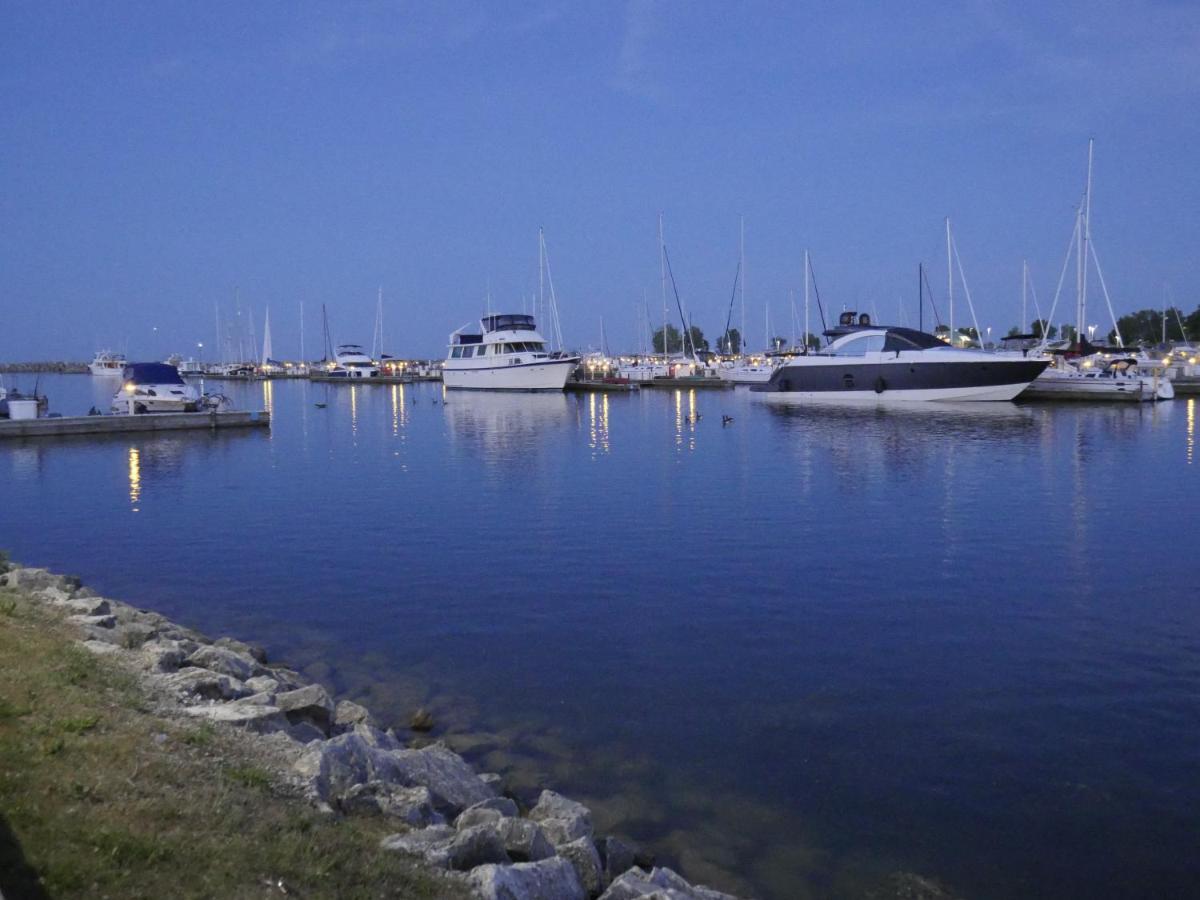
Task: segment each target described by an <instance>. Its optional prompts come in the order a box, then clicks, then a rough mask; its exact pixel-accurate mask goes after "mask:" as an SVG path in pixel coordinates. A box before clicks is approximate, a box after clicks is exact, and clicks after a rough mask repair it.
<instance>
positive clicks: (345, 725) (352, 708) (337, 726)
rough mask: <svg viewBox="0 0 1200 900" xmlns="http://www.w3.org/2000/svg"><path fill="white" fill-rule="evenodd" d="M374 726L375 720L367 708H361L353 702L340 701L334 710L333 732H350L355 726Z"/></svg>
mask: <svg viewBox="0 0 1200 900" xmlns="http://www.w3.org/2000/svg"><path fill="white" fill-rule="evenodd" d="M360 724H361V725H374V724H375V720H374V719H373V718H372V717H371V713H370V712H368V711H367V708H366V707H365V706H359V705H358V704H357V703H355V702H354V701H353V700H339V701H338V702H337V706H335V707H334V708H333V730H334V731H336V732H339V733H340V732H343V731H348V730H349V729H351V728H353V727H354V726H355V725H360Z"/></svg>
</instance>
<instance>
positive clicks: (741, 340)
mask: <svg viewBox="0 0 1200 900" xmlns="http://www.w3.org/2000/svg"><path fill="white" fill-rule="evenodd" d="M740 230H741V240H740V251H739V256H740V257H741V269H742V277H741V279H740V281H739V287H740V288H741V291H742V330H741V332H740V333H739V334H738V350H739V351H742V352H741V355H742V356H745V355H746V354H745V349H746V217H745V216H742V218H741V228H740ZM725 337H726V338H728V337H729V335H728V334H726V335H725ZM730 349H732V348H730Z"/></svg>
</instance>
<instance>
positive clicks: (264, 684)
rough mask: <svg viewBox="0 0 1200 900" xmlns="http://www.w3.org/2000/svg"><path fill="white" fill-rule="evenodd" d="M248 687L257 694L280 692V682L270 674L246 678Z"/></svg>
mask: <svg viewBox="0 0 1200 900" xmlns="http://www.w3.org/2000/svg"><path fill="white" fill-rule="evenodd" d="M246 688H247V689H248V690H251V691H254V693H256V694H271V695H274V694H276V693H278V692H279V689H280V687H279V682H278V681H276V680H275V679H274V678H272V677H271V676H270V675H255V676H254V677H253V678H247V679H246Z"/></svg>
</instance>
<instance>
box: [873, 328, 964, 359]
mask: <svg viewBox="0 0 1200 900" xmlns="http://www.w3.org/2000/svg"><path fill="white" fill-rule="evenodd" d="M949 346H950V345H949V344H947V343H946V342H945V341H943V340H942V339H941V338H937V337H934V336H933V335H932V334H926V333H925V332H924V331H917V330H916V329H915V328H889V329H888V332H887V340H886V341H885V342H884V344H883V349H884V350H885V351H887V352H897V353H898V352H900V351H901V350H937V349H940V348H943V347H949Z"/></svg>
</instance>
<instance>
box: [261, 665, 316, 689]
mask: <svg viewBox="0 0 1200 900" xmlns="http://www.w3.org/2000/svg"><path fill="white" fill-rule="evenodd" d="M264 674H266V675H269V676H270V677H271V678H274V679H275V680H276V681H278V682H279V689H280V690H281V691H294V690H295V689H296V688H302V687H304V686H305V685H306V684H308V683H309V681H308V679H306V678H304V677H303V676H301V674H300V673H299V672H297V671H296V670H295V669H288V668H286V667H284V666H270V667H268V668H267V669H266V670H265V671H264Z"/></svg>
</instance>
